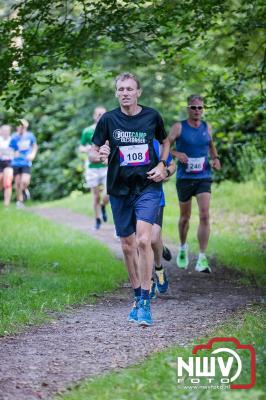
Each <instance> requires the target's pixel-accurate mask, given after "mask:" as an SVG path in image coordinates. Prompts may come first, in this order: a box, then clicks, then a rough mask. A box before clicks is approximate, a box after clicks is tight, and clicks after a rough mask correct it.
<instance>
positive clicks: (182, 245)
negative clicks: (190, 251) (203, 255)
mask: <svg viewBox="0 0 266 400" xmlns="http://www.w3.org/2000/svg"><path fill="white" fill-rule="evenodd" d="M179 248H180V250H186V249H187V244H186V243H185V244H180V246H179Z"/></svg>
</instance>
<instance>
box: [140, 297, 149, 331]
mask: <svg viewBox="0 0 266 400" xmlns="http://www.w3.org/2000/svg"><path fill="white" fill-rule="evenodd" d="M138 324H139V325H143V326H149V325H152V317H151V303H150V300H143V299H140V302H139V310H138Z"/></svg>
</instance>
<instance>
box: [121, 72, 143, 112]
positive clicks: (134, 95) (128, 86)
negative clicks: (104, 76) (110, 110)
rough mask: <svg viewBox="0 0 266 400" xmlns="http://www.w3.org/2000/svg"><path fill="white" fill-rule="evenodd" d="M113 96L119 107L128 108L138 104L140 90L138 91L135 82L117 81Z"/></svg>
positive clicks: (127, 80)
mask: <svg viewBox="0 0 266 400" xmlns="http://www.w3.org/2000/svg"><path fill="white" fill-rule="evenodd" d="M115 95H116V97H117V98H118V101H119V104H120V106H124V107H129V106H132V105H135V104H137V103H138V98H139V96H140V95H141V89H138V87H137V82H136V81H134V79H131V78H129V79H125V80H123V81H122V80H118V81H117V82H116V92H115Z"/></svg>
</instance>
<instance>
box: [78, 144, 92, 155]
mask: <svg viewBox="0 0 266 400" xmlns="http://www.w3.org/2000/svg"><path fill="white" fill-rule="evenodd" d="M90 148H91V145H90V144H87V145H86V146H83V145H82V144H81V145H80V146H79V151H80V152H81V153H87V154H88V152H89V150H90Z"/></svg>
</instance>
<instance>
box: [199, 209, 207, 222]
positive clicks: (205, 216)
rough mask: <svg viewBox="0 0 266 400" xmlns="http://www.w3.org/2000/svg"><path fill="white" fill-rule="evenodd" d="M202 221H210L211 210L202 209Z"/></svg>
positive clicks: (200, 216)
mask: <svg viewBox="0 0 266 400" xmlns="http://www.w3.org/2000/svg"><path fill="white" fill-rule="evenodd" d="M199 218H200V222H201V223H203V224H208V223H209V210H201V212H200V215H199Z"/></svg>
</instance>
